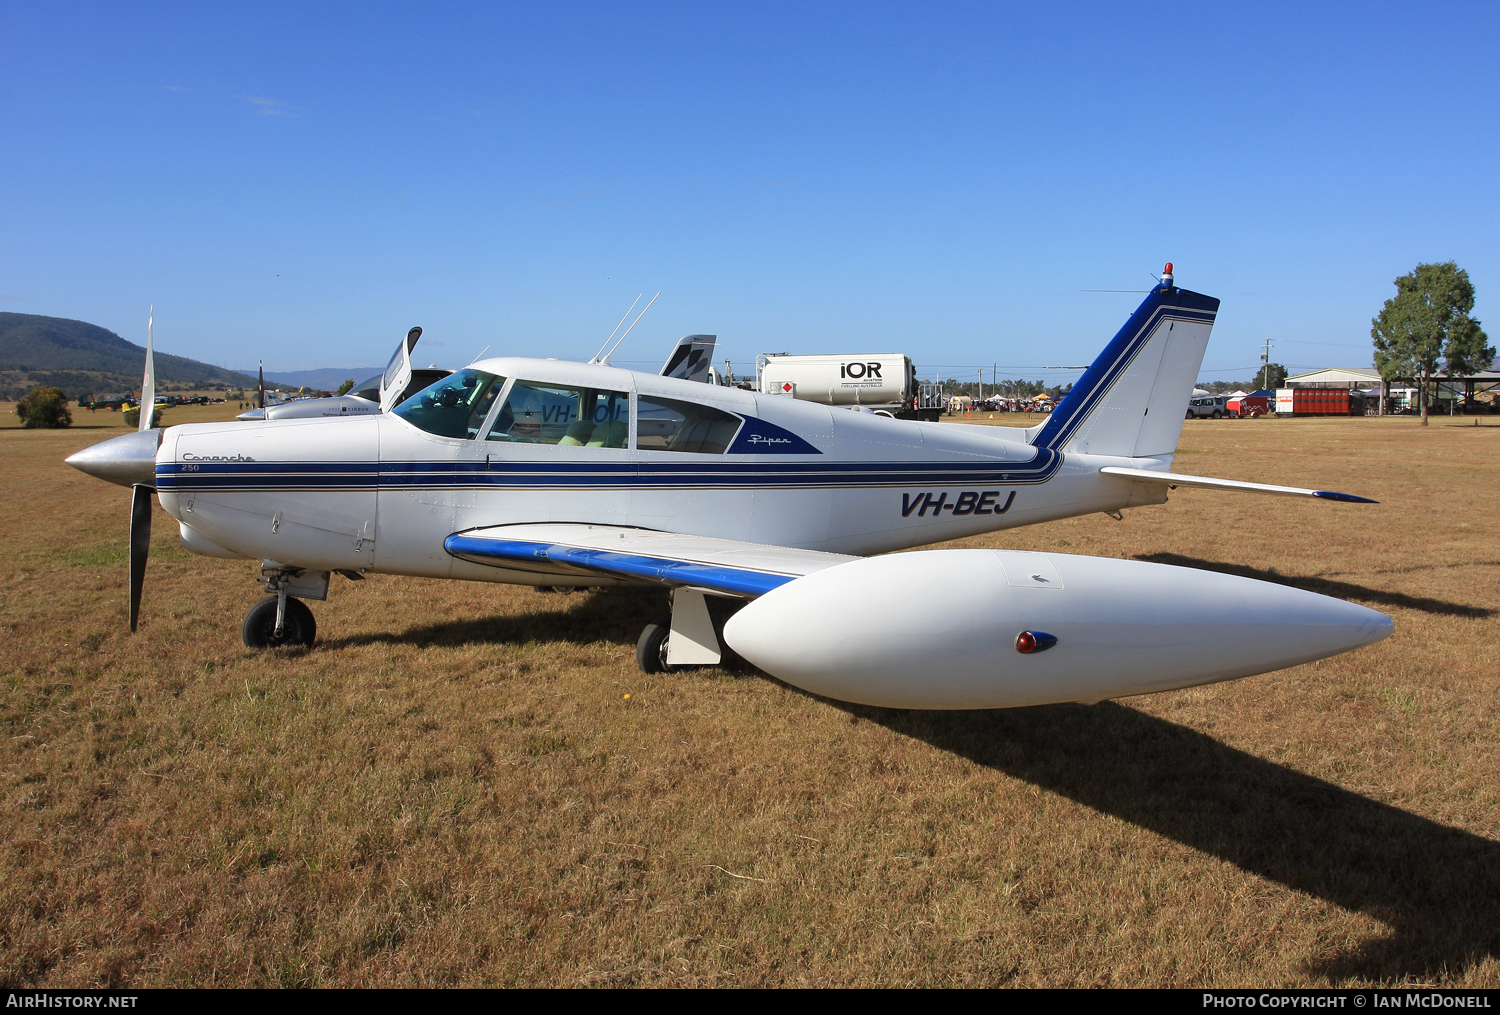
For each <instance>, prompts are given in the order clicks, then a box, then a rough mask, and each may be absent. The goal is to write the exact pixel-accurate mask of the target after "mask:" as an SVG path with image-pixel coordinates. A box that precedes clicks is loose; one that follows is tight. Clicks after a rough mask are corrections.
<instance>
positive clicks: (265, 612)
mask: <svg viewBox="0 0 1500 1015" xmlns="http://www.w3.org/2000/svg"><path fill="white" fill-rule="evenodd" d="M276 599H277V597H276V596H266V598H264V599H262V600H261V601H260V602H258V603H256V604H255V605H254V606H252V607H250V612H249V613H247V614H245V622H244V623H243V624H241V625H240V636H241V637H242V638H244V639H245V647H246V648H296V647H299V646H300V647H308V646H311V645H312V643H313V639H315V638H316V637H317V636H318V624H317V621H315V620H313V613H312V610H309V609H308V608H307V604H306V603H304V602H303V601H302V600H300V599H293V598H292V597H290V596H288V597H287V600H286V616H285V617H284V618H283V619H282V624H281V637H279V638H278V637H277V636H276Z"/></svg>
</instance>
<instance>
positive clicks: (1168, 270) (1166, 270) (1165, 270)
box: [1161, 261, 1172, 275]
mask: <svg viewBox="0 0 1500 1015" xmlns="http://www.w3.org/2000/svg"><path fill="white" fill-rule="evenodd" d="M1161 273H1162V274H1163V275H1170V274H1172V262H1171V261H1168V262H1167V266H1166V267H1165V268H1163V269H1162V270H1161Z"/></svg>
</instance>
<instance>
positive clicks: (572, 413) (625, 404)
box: [486, 380, 630, 448]
mask: <svg viewBox="0 0 1500 1015" xmlns="http://www.w3.org/2000/svg"><path fill="white" fill-rule="evenodd" d="M486 439H487V440H492V441H509V442H511V443H515V444H554V445H557V446H559V447H589V448H624V447H625V446H626V445H627V443H628V441H629V439H630V395H629V394H627V393H626V392H623V391H608V390H605V389H603V388H575V387H572V386H570V385H565V384H545V383H543V382H541V381H520V380H518V381H516V383H515V384H513V385H511V388H510V396H509V397H508V398H506V400H505V404H504V405H503V406H501V408H500V413H499V415H497V416H496V417H495V424H494V426H492V427H490V432H489V435H488V437H487V438H486Z"/></svg>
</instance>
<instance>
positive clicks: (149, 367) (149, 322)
mask: <svg viewBox="0 0 1500 1015" xmlns="http://www.w3.org/2000/svg"><path fill="white" fill-rule="evenodd" d="M155 323H156V307H155V306H153V307H152V308H151V313H150V316H149V317H147V318H146V372H145V374H144V375H142V377H141V422H140V426H139V429H141V430H150V429H151V424H152V423H153V422H154V421H155V419H156V357H155V355H154V354H153V353H152V351H151V345H152V338H153V336H152V330H153V326H154V325H155ZM132 630H134V629H133V628H132Z"/></svg>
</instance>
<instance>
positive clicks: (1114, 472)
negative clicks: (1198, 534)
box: [1099, 465, 1380, 504]
mask: <svg viewBox="0 0 1500 1015" xmlns="http://www.w3.org/2000/svg"><path fill="white" fill-rule="evenodd" d="M1099 471H1100V472H1102V473H1103V474H1104V475H1106V476H1124V477H1125V478H1126V479H1133V480H1135V481H1136V482H1140V483H1161V484H1162V485H1163V486H1197V487H1203V488H1204V489H1209V490H1244V491H1246V492H1248V493H1274V494H1279V495H1280V496H1283V497H1321V498H1323V499H1324V500H1342V501H1349V502H1351V503H1354V504H1379V503H1380V502H1379V501H1378V500H1370V498H1368V497H1356V496H1354V494H1352V493H1334V492H1333V491H1332V490H1304V489H1302V488H1301V487H1300V486H1269V485H1267V484H1265V483H1242V482H1240V481H1239V480H1237V479H1215V478H1213V477H1212V476H1184V475H1182V474H1181V473H1178V472H1153V471H1150V470H1148V469H1124V468H1120V467H1119V466H1115V465H1106V466H1105V467H1104V468H1102V469H1100V470H1099Z"/></svg>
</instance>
